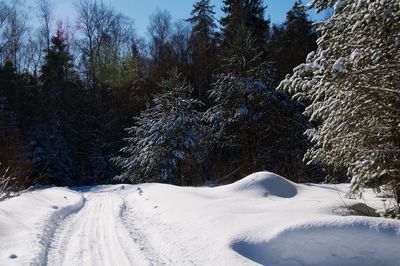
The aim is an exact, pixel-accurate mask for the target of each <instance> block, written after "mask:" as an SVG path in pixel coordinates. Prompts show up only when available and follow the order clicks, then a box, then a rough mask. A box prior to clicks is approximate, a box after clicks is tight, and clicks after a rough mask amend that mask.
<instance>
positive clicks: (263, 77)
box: [205, 27, 308, 180]
mask: <svg viewBox="0 0 400 266" xmlns="http://www.w3.org/2000/svg"><path fill="white" fill-rule="evenodd" d="M227 54H228V55H229V57H227V58H224V60H223V66H222V69H223V70H224V71H225V72H224V73H222V74H219V75H218V79H217V81H216V82H215V83H214V84H213V89H212V90H211V95H210V96H211V98H212V100H213V101H214V102H215V106H213V107H212V108H210V109H209V110H208V111H207V112H206V114H205V119H206V120H207V121H208V122H209V123H210V124H211V125H212V128H213V130H214V135H213V140H211V142H212V143H214V147H213V149H212V150H215V149H216V150H217V152H216V153H217V157H223V158H225V159H228V161H227V162H225V164H227V165H228V169H230V171H232V168H233V169H236V168H238V169H241V171H240V174H241V176H243V175H245V174H248V173H251V172H254V171H257V170H265V169H268V170H271V171H273V170H275V171H277V172H278V173H280V174H286V176H288V177H289V178H292V179H297V180H299V176H301V175H304V171H301V169H299V168H297V169H296V171H298V172H299V174H298V175H295V174H294V171H293V169H288V168H289V167H290V165H296V167H297V166H299V165H301V158H296V156H297V157H298V154H303V153H304V152H305V147H306V146H305V145H306V142H305V141H304V138H303V137H302V136H301V132H303V131H304V130H305V129H306V128H307V127H308V124H307V123H306V122H305V120H304V119H303V118H302V117H301V116H300V115H299V110H301V107H299V106H298V105H295V104H293V103H292V102H290V101H289V99H288V98H287V97H286V96H285V95H284V94H283V93H277V92H275V91H273V90H271V81H270V79H269V77H270V76H271V74H270V73H269V72H268V70H269V69H270V68H269V67H268V66H267V64H266V62H265V61H264V60H263V59H262V58H263V56H262V52H259V50H258V49H257V46H256V45H255V40H254V39H253V38H252V34H251V33H250V32H249V31H247V30H246V28H245V27H241V28H239V29H238V31H237V35H236V38H235V39H234V40H233V42H232V43H231V44H230V45H229V49H227ZM287 158H291V161H290V162H288V160H287ZM299 161H300V162H299ZM302 168H303V169H304V168H305V167H304V166H302ZM217 171H218V170H217ZM290 171H291V172H290ZM302 178H304V176H302Z"/></svg>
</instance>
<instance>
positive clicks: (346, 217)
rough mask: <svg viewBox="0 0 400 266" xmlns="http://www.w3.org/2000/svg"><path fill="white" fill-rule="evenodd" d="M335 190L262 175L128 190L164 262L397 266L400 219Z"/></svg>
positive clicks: (147, 186) (268, 174)
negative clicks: (198, 185) (380, 215)
mask: <svg viewBox="0 0 400 266" xmlns="http://www.w3.org/2000/svg"><path fill="white" fill-rule="evenodd" d="M344 188H346V186H343V185H341V186H338V189H339V190H340V189H344ZM338 189H337V188H336V186H329V185H325V186H320V185H311V184H310V185H299V184H295V183H292V182H290V181H287V180H286V179H284V178H282V177H280V176H277V175H274V174H271V173H257V174H253V175H250V176H248V177H246V178H244V179H242V180H240V181H238V182H236V183H234V184H231V185H227V186H221V187H216V188H181V187H173V186H168V185H160V184H147V185H142V186H140V189H139V188H136V190H137V191H136V193H132V191H131V190H129V191H126V192H125V193H126V199H127V202H128V203H129V205H130V206H132V207H133V206H136V207H133V208H136V210H135V215H133V216H132V217H130V220H131V221H135V216H140V217H141V218H140V223H142V224H143V230H144V231H145V235H146V236H147V238H148V241H149V242H150V243H152V244H153V249H155V250H158V252H159V254H160V256H161V257H163V258H164V260H165V261H167V264H173V265H191V264H196V265H254V264H256V263H259V264H262V265H273V266H279V265H371V266H372V265H374V266H375V265H396V264H398V262H399V261H400V253H399V252H398V248H399V247H400V222H399V221H393V220H388V219H382V218H375V217H366V216H363V215H366V214H368V213H371V214H373V210H372V209H369V208H367V206H366V205H365V204H364V203H362V202H360V201H359V200H349V199H344V194H345V193H343V192H340V191H338ZM371 193H372V192H371ZM371 193H370V195H368V196H369V197H368V198H369V199H370V201H371V203H372V205H375V206H377V205H378V204H377V203H378V202H377V201H376V200H375V199H374V198H373V197H371ZM368 198H367V199H368ZM137 222H138V221H137Z"/></svg>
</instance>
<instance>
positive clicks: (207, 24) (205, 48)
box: [187, 0, 217, 102]
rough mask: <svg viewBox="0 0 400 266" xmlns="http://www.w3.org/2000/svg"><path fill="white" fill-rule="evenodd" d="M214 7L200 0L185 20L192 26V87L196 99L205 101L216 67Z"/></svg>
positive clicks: (208, 0)
mask: <svg viewBox="0 0 400 266" xmlns="http://www.w3.org/2000/svg"><path fill="white" fill-rule="evenodd" d="M214 15H215V12H214V6H212V5H211V4H210V0H200V1H198V2H197V3H195V4H194V6H193V10H192V13H191V17H190V18H189V19H188V20H187V21H189V22H190V23H191V24H192V33H191V36H190V48H191V58H192V71H191V76H192V78H193V81H194V82H193V83H194V87H195V89H196V90H197V98H198V99H199V100H201V101H203V102H205V101H206V100H207V93H206V92H207V91H208V90H209V89H210V84H211V83H212V75H213V74H214V71H215V67H216V63H217V62H216V37H215V29H216V24H215V19H214Z"/></svg>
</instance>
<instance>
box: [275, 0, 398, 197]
mask: <svg viewBox="0 0 400 266" xmlns="http://www.w3.org/2000/svg"><path fill="white" fill-rule="evenodd" d="M332 5H334V6H335V13H334V15H333V17H331V18H330V19H329V20H327V21H326V22H324V23H322V24H321V25H320V26H319V32H320V34H321V37H320V38H319V40H318V49H317V51H316V52H315V53H311V54H310V55H309V56H308V58H307V61H306V63H305V64H301V65H299V66H298V67H296V68H295V69H294V74H293V75H292V76H288V77H287V79H286V80H284V81H282V83H281V85H280V88H281V89H284V90H286V91H289V92H291V93H293V94H294V96H293V97H294V98H295V99H298V100H300V101H306V102H309V103H311V104H310V106H309V107H307V109H306V111H305V114H306V115H307V116H308V117H309V118H310V121H312V122H313V123H315V124H316V125H317V128H315V129H312V130H309V131H308V132H307V134H308V136H309V138H310V139H311V140H312V141H313V143H314V146H313V147H312V148H311V149H310V150H309V151H308V153H307V154H306V159H307V160H308V161H309V162H310V163H317V164H322V165H325V166H327V167H331V168H335V169H338V168H339V169H340V168H342V167H345V168H347V169H348V175H349V176H350V177H351V179H352V191H353V192H361V191H362V189H363V188H364V187H366V186H372V187H375V188H377V189H379V187H380V185H384V184H385V185H387V187H388V188H390V189H391V191H392V192H393V195H394V197H395V198H396V200H397V202H398V203H400V180H399V177H400V167H399V166H400V163H399V162H400V161H399V158H400V153H399V150H400V148H399V145H400V142H399V139H400V138H399V124H400V112H399V108H398V107H399V106H400V100H399V99H400V97H399V86H398V84H399V82H400V76H399V71H400V66H399V61H400V53H399V35H398V33H399V28H400V19H399V17H398V14H399V10H400V3H399V2H398V1H396V0H388V1H332V0H330V1H329V0H319V1H317V0H315V1H313V2H312V3H311V7H317V8H318V9H319V10H321V9H323V8H326V7H328V6H332Z"/></svg>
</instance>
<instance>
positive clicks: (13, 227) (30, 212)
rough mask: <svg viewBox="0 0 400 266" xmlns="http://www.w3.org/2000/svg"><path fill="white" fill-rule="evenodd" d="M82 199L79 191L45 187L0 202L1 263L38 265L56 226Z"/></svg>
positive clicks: (81, 204) (73, 210) (75, 210)
mask: <svg viewBox="0 0 400 266" xmlns="http://www.w3.org/2000/svg"><path fill="white" fill-rule="evenodd" d="M84 201H85V200H84V198H83V196H82V194H80V193H76V192H74V191H71V190H68V189H64V188H47V189H41V190H37V191H31V192H27V193H24V194H22V195H21V196H19V197H16V198H11V199H9V200H5V201H3V202H0V265H31V264H32V265H41V264H42V263H43V261H44V259H45V257H46V252H47V248H48V246H49V244H50V240H51V237H52V235H53V233H54V231H55V230H56V228H57V226H58V225H59V224H60V223H61V222H62V220H63V219H64V218H65V217H66V216H68V215H69V214H71V213H73V212H77V211H79V209H80V208H82V206H83V205H84Z"/></svg>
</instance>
